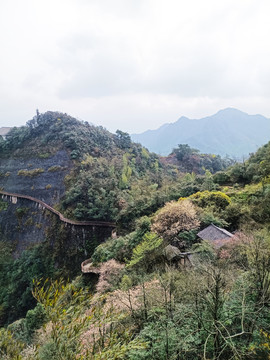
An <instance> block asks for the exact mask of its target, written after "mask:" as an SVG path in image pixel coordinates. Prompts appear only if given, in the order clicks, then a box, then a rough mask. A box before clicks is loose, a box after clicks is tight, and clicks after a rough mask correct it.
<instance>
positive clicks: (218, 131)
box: [131, 108, 270, 158]
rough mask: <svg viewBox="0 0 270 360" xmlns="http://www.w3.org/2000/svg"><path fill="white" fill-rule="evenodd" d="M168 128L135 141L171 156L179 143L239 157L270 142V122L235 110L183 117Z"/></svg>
mask: <svg viewBox="0 0 270 360" xmlns="http://www.w3.org/2000/svg"><path fill="white" fill-rule="evenodd" d="M166 125H167V126H166V127H164V125H162V126H161V127H159V128H158V129H155V130H147V131H145V132H143V133H141V134H132V135H131V138H132V140H133V141H136V142H140V143H141V144H142V145H143V146H145V147H147V148H148V149H149V150H150V151H153V152H156V153H158V154H161V155H168V154H169V153H171V152H172V150H173V148H175V147H176V146H177V145H178V144H188V145H190V146H191V147H194V148H197V149H199V150H200V151H201V152H203V153H214V154H219V155H222V156H226V155H229V156H231V157H236V158H241V157H245V156H247V155H248V154H249V153H252V152H254V151H256V150H257V149H258V148H259V147H260V146H262V145H263V144H264V143H266V142H268V141H269V139H270V119H268V118H266V117H264V116H262V115H260V114H257V115H249V114H247V113H245V112H242V111H240V110H237V109H235V108H226V109H223V110H219V111H218V112H217V113H216V114H214V115H212V116H207V117H204V118H201V119H189V118H187V117H185V116H181V117H180V118H179V119H178V120H177V121H176V122H174V123H169V124H166Z"/></svg>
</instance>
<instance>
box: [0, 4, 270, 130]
mask: <svg viewBox="0 0 270 360" xmlns="http://www.w3.org/2000/svg"><path fill="white" fill-rule="evenodd" d="M269 16H270V3H269V2H268V1H266V0H262V1H260V2H259V3H258V2H256V1H255V0H246V1H245V2H235V1H232V0H220V1H216V0H205V1H203V2H202V1H200V0H190V1H189V2H187V1H182V0H180V1H179V0H168V1H166V2H164V1H162V0H131V1H126V0H115V1H113V2H112V1H110V0H90V1H89V0H76V1H75V0H65V1H64V0H54V1H52V0H48V1H46V2H40V1H34V0H25V1H24V2H23V3H22V2H21V1H20V0H10V1H9V2H1V3H0V31H1V34H2V36H1V38H0V46H1V54H2V56H1V57H0V69H1V71H0V83H1V89H0V95H1V97H0V105H1V106H0V108H1V112H0V115H1V119H0V122H1V123H0V125H1V126H4V125H6V121H9V122H10V123H12V124H13V123H14V124H16V122H17V123H18V124H19V123H24V122H25V121H26V120H28V119H29V114H32V115H34V111H35V109H36V108H37V107H39V108H40V110H41V111H46V110H48V109H51V110H60V111H64V112H69V113H70V114H71V115H74V116H79V117H80V118H84V119H86V120H90V121H92V122H94V123H96V124H103V125H104V126H106V127H108V128H110V129H116V128H121V127H123V130H127V131H131V132H132V131H139V128H140V127H141V130H142V131H143V130H145V128H147V127H157V126H158V125H160V124H161V123H162V122H168V121H175V120H176V119H177V118H178V117H179V116H181V115H186V116H190V117H201V116H204V115H210V114H211V113H212V112H214V111H216V110H219V107H228V106H234V107H239V108H240V109H241V110H244V111H247V112H249V111H250V112H253V113H263V114H264V115H266V116H267V115H268V114H270V101H269V96H270V90H269V80H270V61H269V58H270V49H269V46H268V34H269V33H270V22H269Z"/></svg>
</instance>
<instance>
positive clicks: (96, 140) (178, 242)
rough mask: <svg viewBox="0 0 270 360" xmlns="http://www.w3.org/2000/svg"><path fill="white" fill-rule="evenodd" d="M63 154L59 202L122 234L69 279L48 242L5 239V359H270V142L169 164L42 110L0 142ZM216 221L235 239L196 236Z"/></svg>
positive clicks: (1, 294)
mask: <svg viewBox="0 0 270 360" xmlns="http://www.w3.org/2000/svg"><path fill="white" fill-rule="evenodd" d="M16 139H17V140H16ZM59 151H65V152H66V154H67V155H68V157H69V159H70V164H69V165H67V168H66V169H65V171H66V173H65V175H64V180H63V181H64V185H65V192H64V194H63V196H62V197H61V199H60V201H59V203H57V204H56V205H55V206H57V208H58V209H59V210H61V211H63V212H64V214H65V216H66V217H70V218H74V219H78V220H86V219H103V220H113V221H116V222H117V232H116V233H113V234H112V237H110V238H108V239H107V241H105V242H103V243H102V244H99V245H98V246H96V247H95V249H94V250H93V251H92V253H91V254H88V257H87V258H85V259H84V260H86V261H85V262H84V263H83V264H82V270H83V272H82V273H81V274H79V271H80V269H78V273H77V274H76V273H74V272H73V273H72V277H71V278H69V279H68V276H69V275H70V274H71V273H70V274H69V273H68V271H67V268H66V267H59V264H58V263H57V261H55V260H56V258H54V257H53V251H57V248H54V249H52V248H50V247H49V250H48V247H46V246H45V244H47V245H48V239H47V240H46V239H44V244H43V243H42V244H39V245H38V247H36V246H33V247H32V248H29V249H28V250H27V251H25V252H24V253H23V254H22V256H21V257H20V258H18V259H16V260H14V258H13V257H12V244H10V242H9V241H8V239H6V238H5V236H4V234H3V233H1V242H0V244H1V261H0V290H1V291H0V321H1V324H0V325H1V326H2V328H1V329H0V332H1V333H0V354H1V356H2V358H4V359H41V360H45V359H55V360H58V359H59V360H60V359H72V360H73V359H96V360H97V359H108V360H109V359H123V360H125V359H127V360H128V359H129V360H140V359H141V360H152V359H157V360H165V359H166V360H175V359H177V360H189V359H190V360H191V359H192V360H193V359H213V360H218V359H235V360H236V359H237V360H239V359H247V360H249V359H254V360H255V359H262V360H263V359H268V358H269V354H270V325H269V324H270V311H269V309H270V236H269V230H270V210H269V201H270V143H268V144H266V145H265V146H263V147H262V148H260V149H259V150H258V151H257V152H256V153H254V154H253V155H251V156H250V158H249V159H248V160H246V161H244V162H242V163H236V164H232V163H231V162H230V160H228V159H227V160H224V159H223V160H222V159H221V158H220V157H216V156H213V155H206V154H200V153H199V152H198V151H197V150H195V149H192V148H190V147H189V146H187V145H185V144H180V145H179V146H178V148H175V150H174V152H173V153H172V154H171V155H170V156H169V157H168V158H165V159H164V158H159V157H158V156H157V155H156V154H153V153H149V152H148V151H147V150H146V149H145V148H143V147H142V146H141V145H138V144H134V143H132V142H131V140H130V137H129V135H128V134H126V133H123V132H121V131H117V133H116V134H115V135H113V134H110V133H109V132H107V131H106V130H105V129H102V128H95V127H93V126H91V125H89V124H87V123H84V122H78V121H77V120H75V119H73V118H71V117H69V116H67V115H64V114H60V113H51V112H48V113H45V114H43V115H42V114H37V116H36V117H34V119H33V120H31V121H30V122H29V123H28V124H27V126H25V127H23V128H18V129H13V130H12V132H11V134H10V137H9V138H8V139H7V141H5V142H2V143H1V159H3V160H6V159H9V158H11V157H12V158H14V159H26V158H31V157H33V153H35V154H37V156H40V155H42V156H43V157H44V156H45V155H44V154H46V157H47V158H48V159H49V158H51V157H53V156H55V154H56V153H57V152H59ZM226 165H230V167H228V168H226ZM20 170H24V171H25V173H24V174H29V172H31V171H33V170H35V172H37V169H32V168H27V169H20ZM18 171H19V169H18ZM46 172H48V170H47V169H44V172H43V173H39V174H38V175H36V174H35V175H33V176H44V173H46ZM33 173H34V172H33ZM42 174H43V175H42ZM15 175H16V174H13V175H12V174H10V175H9V176H10V177H12V176H14V177H15ZM9 176H6V177H7V178H8V177H9ZM16 176H18V175H16ZM27 176H28V175H26V177H27ZM4 177H5V174H4V173H3V176H2V178H4ZM27 179H28V177H27ZM29 179H31V176H30V177H29ZM4 181H6V180H3V182H2V183H1V184H4V185H5V189H6V187H8V182H4ZM29 182H30V183H31V181H30V180H29ZM29 189H30V190H31V187H30V188H29ZM30 190H29V191H30ZM48 191H50V189H48ZM6 207H7V203H6V202H5V201H4V200H1V202H0V209H1V210H0V216H1V213H2V214H3V212H4V211H6ZM211 224H213V225H215V226H214V228H215V229H218V231H223V232H224V233H226V234H230V236H229V237H228V238H225V240H224V239H223V241H217V242H215V241H214V240H213V238H212V237H211V234H210V232H209V238H208V239H206V240H202V239H201V238H200V237H199V236H198V233H199V232H200V231H201V230H204V229H206V228H207V226H209V225H211ZM54 236H55V237H56V238H57V237H58V236H59V237H60V238H61V234H58V233H55V234H54ZM50 239H51V238H50ZM88 240H89V239H88ZM49 243H50V241H49ZM50 252H51V253H50ZM69 255H70V254H68V250H67V253H66V254H62V256H63V257H65V256H69ZM71 261H72V257H71V256H69V266H72V262H71ZM18 294H20V296H18ZM14 309H16V311H14ZM16 313H17V314H18V316H17V317H16Z"/></svg>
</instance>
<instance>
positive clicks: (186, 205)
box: [152, 200, 200, 242]
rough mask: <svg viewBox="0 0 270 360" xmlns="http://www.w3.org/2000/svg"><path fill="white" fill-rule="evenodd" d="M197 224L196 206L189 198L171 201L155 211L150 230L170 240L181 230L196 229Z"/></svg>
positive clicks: (198, 223)
mask: <svg viewBox="0 0 270 360" xmlns="http://www.w3.org/2000/svg"><path fill="white" fill-rule="evenodd" d="M199 226H200V221H199V218H198V215H197V212H196V208H195V206H194V205H193V204H192V203H191V202H190V201H189V200H181V201H178V202H175V201H171V202H169V203H167V204H166V205H165V206H164V207H163V208H162V209H161V210H160V211H158V212H157V213H156V215H155V217H154V223H153V226H152V231H154V232H156V233H157V234H158V235H159V236H161V237H162V238H163V239H164V240H166V241H168V242H171V241H172V240H174V238H175V237H176V236H177V235H179V234H180V233H181V232H183V231H189V230H193V229H197V228H198V227H199Z"/></svg>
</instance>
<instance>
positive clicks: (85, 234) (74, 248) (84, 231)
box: [0, 195, 112, 272]
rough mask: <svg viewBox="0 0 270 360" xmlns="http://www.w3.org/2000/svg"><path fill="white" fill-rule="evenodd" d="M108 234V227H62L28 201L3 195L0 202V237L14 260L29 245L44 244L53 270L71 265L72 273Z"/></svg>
mask: <svg viewBox="0 0 270 360" xmlns="http://www.w3.org/2000/svg"><path fill="white" fill-rule="evenodd" d="M111 232H112V227H111V226H82V225H70V224H67V223H64V222H62V221H61V220H60V219H59V217H58V216H57V215H55V214H53V213H51V212H50V211H48V210H47V209H43V208H42V207H41V206H40V205H39V204H38V203H35V202H34V201H30V200H28V199H21V198H17V197H11V196H6V195H2V196H1V198H0V235H1V237H2V238H3V239H4V240H8V241H10V242H11V243H12V246H13V254H14V256H15V257H18V256H19V255H20V254H21V253H22V251H23V250H26V249H28V248H29V247H31V246H33V245H36V244H38V243H44V245H45V246H47V247H49V248H50V249H51V256H52V257H53V258H54V259H55V262H56V263H57V266H60V267H62V266H65V267H66V266H69V264H72V267H73V268H74V271H76V270H77V271H78V269H80V263H81V262H82V261H83V260H85V258H86V257H89V256H90V255H91V254H92V252H93V250H94V248H95V247H96V246H97V245H98V244H99V243H100V242H102V241H104V240H105V239H106V238H108V237H109V236H110V235H111ZM70 271H71V272H72V271H73V269H69V272H70Z"/></svg>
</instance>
